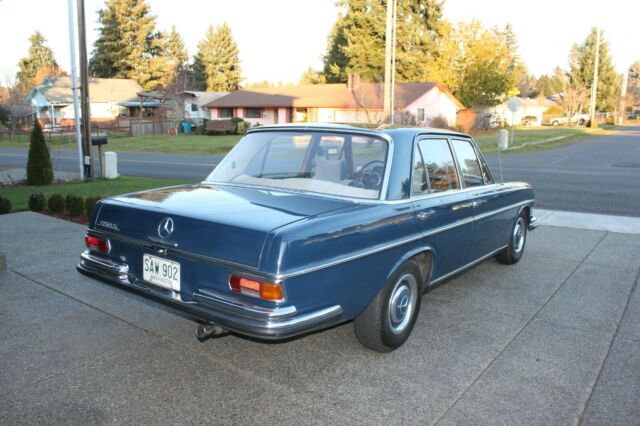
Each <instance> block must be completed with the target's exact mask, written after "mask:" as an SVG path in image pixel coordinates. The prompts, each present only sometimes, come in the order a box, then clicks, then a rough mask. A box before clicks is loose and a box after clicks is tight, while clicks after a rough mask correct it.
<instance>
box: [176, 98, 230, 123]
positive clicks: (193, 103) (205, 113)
mask: <svg viewBox="0 0 640 426" xmlns="http://www.w3.org/2000/svg"><path fill="white" fill-rule="evenodd" d="M227 94H228V92H199V91H194V90H185V91H184V92H180V97H181V98H182V100H183V102H184V114H185V115H184V118H185V119H187V120H189V121H191V122H193V123H195V124H196V125H197V126H200V125H202V121H203V120H209V119H210V118H211V113H210V111H209V110H208V109H207V108H205V105H206V104H208V103H210V102H213V101H215V100H216V99H219V98H221V97H223V96H225V95H227Z"/></svg>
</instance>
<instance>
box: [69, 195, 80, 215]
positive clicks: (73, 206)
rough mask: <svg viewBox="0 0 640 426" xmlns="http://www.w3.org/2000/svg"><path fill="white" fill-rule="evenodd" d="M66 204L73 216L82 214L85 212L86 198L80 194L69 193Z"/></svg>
mask: <svg viewBox="0 0 640 426" xmlns="http://www.w3.org/2000/svg"><path fill="white" fill-rule="evenodd" d="M65 205H66V207H67V213H69V214H70V215H71V216H80V215H81V214H82V213H83V212H84V198H82V197H80V196H78V195H75V194H68V195H67V198H66V199H65Z"/></svg>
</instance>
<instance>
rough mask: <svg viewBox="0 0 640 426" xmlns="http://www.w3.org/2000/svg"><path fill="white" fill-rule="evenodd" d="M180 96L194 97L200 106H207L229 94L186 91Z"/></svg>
mask: <svg viewBox="0 0 640 426" xmlns="http://www.w3.org/2000/svg"><path fill="white" fill-rule="evenodd" d="M180 94H181V95H186V96H191V97H194V98H196V99H197V102H198V104H200V105H205V104H208V103H209V102H213V101H215V100H216V99H219V98H221V97H223V96H226V95H228V94H229V92H201V91H197V90H185V91H184V92H180Z"/></svg>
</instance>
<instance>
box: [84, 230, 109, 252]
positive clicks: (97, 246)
mask: <svg viewBox="0 0 640 426" xmlns="http://www.w3.org/2000/svg"><path fill="white" fill-rule="evenodd" d="M84 243H85V244H86V246H87V248H88V249H89V250H93V251H97V252H100V253H103V254H108V253H109V251H110V250H111V244H110V243H109V240H107V239H104V238H98V237H92V236H91V235H85V236H84Z"/></svg>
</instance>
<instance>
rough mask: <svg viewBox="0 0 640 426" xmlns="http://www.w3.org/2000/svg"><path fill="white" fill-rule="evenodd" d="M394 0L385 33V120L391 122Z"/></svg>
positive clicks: (388, 4)
mask: <svg viewBox="0 0 640 426" xmlns="http://www.w3.org/2000/svg"><path fill="white" fill-rule="evenodd" d="M392 38H393V1H391V0H387V30H386V33H385V50H384V121H385V122H387V123H391V122H392V121H391V120H392V115H393V111H392V110H391V74H392V70H391V56H392V46H393V43H392V41H391V39H392Z"/></svg>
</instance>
